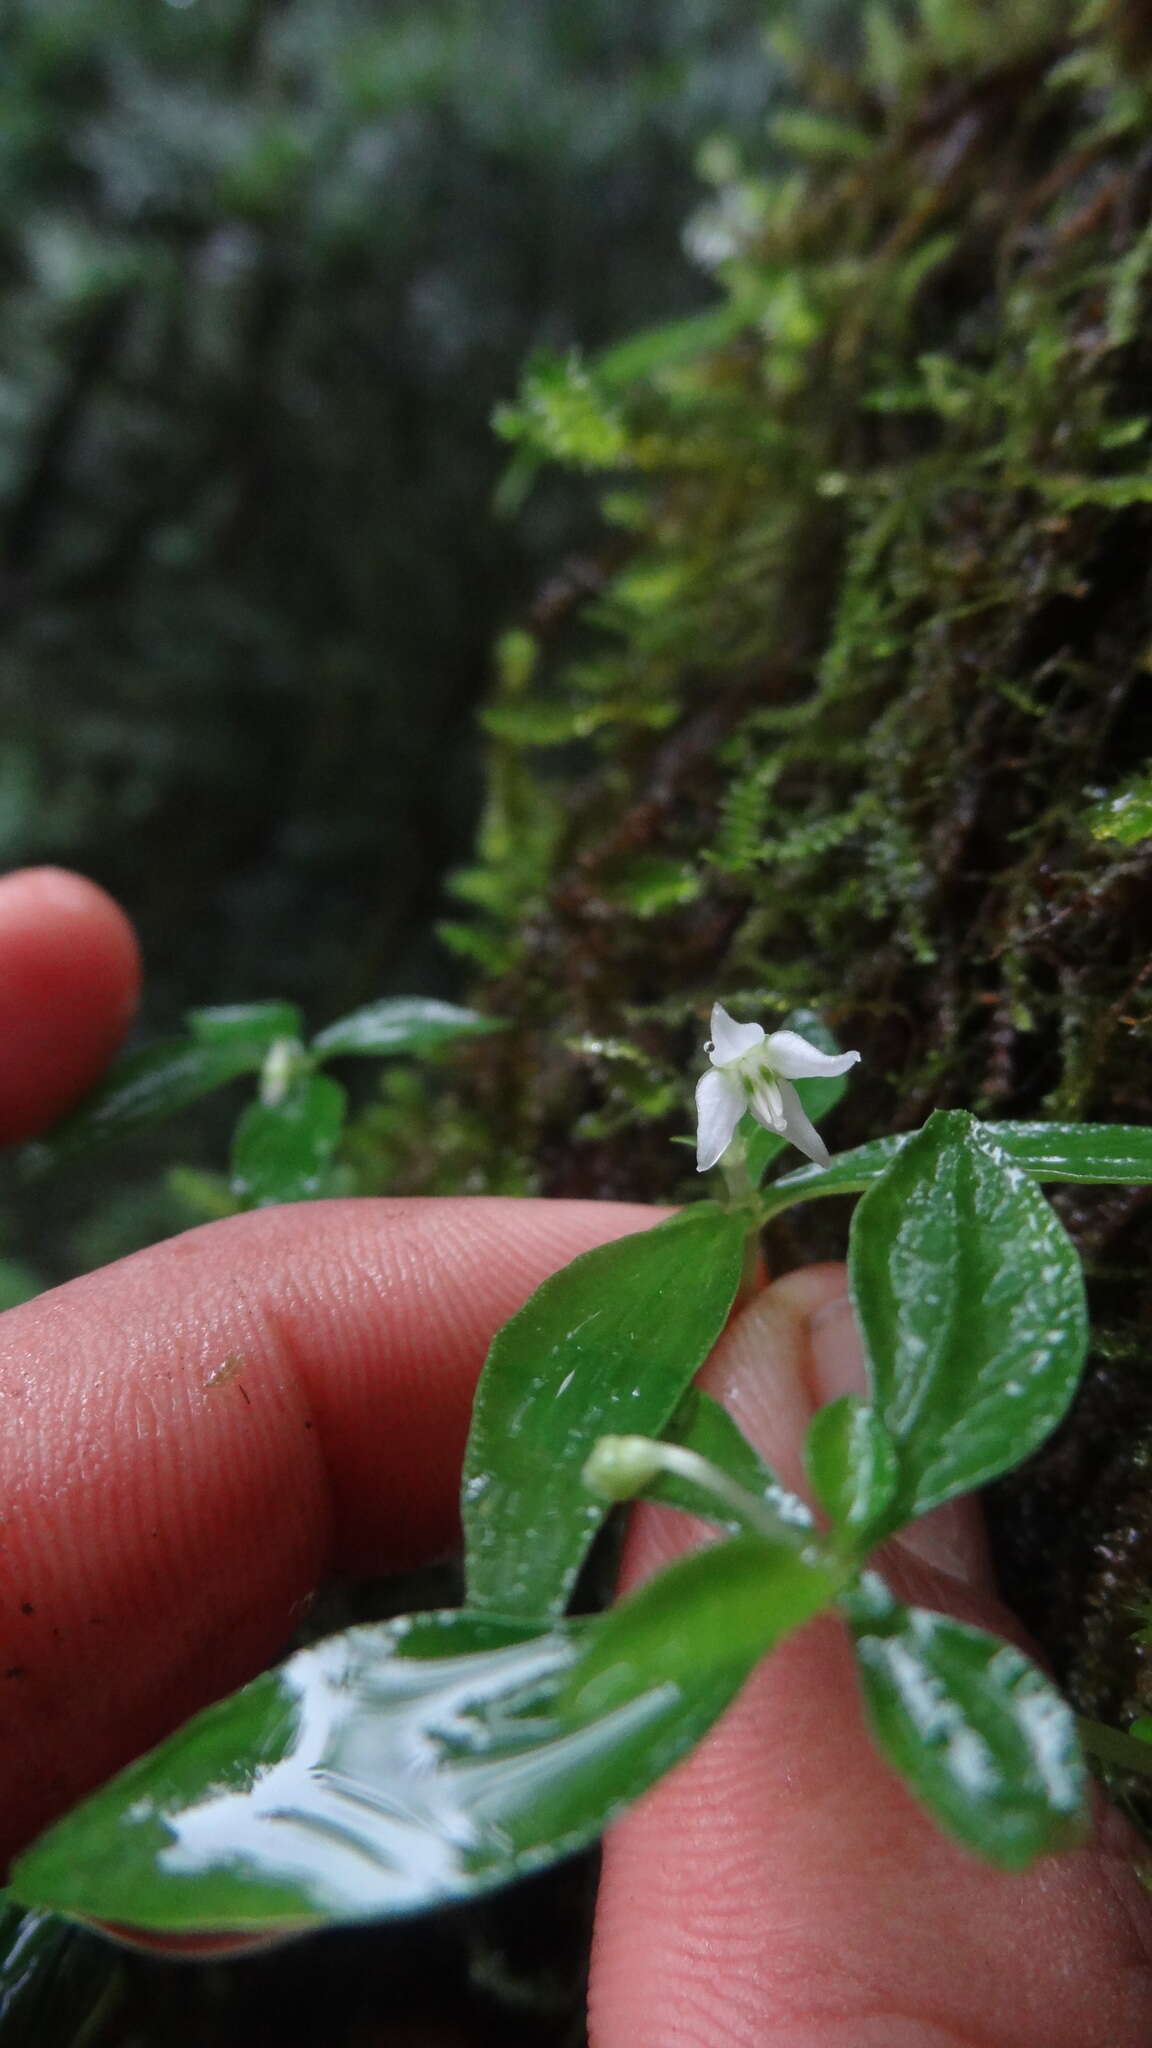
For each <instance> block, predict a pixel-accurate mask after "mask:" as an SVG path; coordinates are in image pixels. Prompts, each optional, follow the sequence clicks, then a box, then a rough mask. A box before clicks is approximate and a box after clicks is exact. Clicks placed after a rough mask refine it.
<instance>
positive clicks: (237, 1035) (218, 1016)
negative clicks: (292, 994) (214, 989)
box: [184, 1003, 304, 1053]
mask: <svg viewBox="0 0 1152 2048" xmlns="http://www.w3.org/2000/svg"><path fill="white" fill-rule="evenodd" d="M184 1021H185V1023H186V1024H187V1026H188V1029H189V1031H190V1032H191V1033H192V1036H193V1038H195V1039H197V1040H198V1041H199V1043H200V1044H201V1045H235V1046H241V1045H250V1046H251V1047H252V1049H253V1052H256V1051H259V1052H260V1053H266V1052H267V1051H268V1048H269V1046H271V1045H274V1044H275V1043H276V1040H277V1039H278V1038H292V1039H299V1038H301V1037H302V1036H303V1033H304V1019H303V1017H302V1016H301V1014H300V1012H299V1010H298V1009H297V1008H296V1005H295V1003H226V1004H224V1005H222V1006H221V1007H220V1008H217V1009H213V1010H189V1012H188V1015H187V1017H186V1018H185V1020H184Z"/></svg>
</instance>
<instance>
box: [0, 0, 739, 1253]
mask: <svg viewBox="0 0 1152 2048" xmlns="http://www.w3.org/2000/svg"><path fill="white" fill-rule="evenodd" d="M761 17H762V8H761V5H760V4H759V0H661V4H655V0H645V4H638V5H630V6H628V7H627V8H621V7H620V6H619V5H618V4H616V0H587V4H583V5H581V6H579V7H573V6H571V5H570V4H568V0H533V4H532V5H531V6H525V5H524V4H522V0H395V4H390V5H389V6H387V7H386V8H381V7H379V6H376V5H372V4H369V0H186V4H174V0H13V5H12V6H11V7H9V8H7V9H5V10H4V14H3V20H2V22H0V607H2V613H3V640H2V646H3V659H2V661H0V863H3V864H5V865H15V864H19V863H22V862H25V861H29V860H43V859H51V860H63V861H66V862H68V863H70V864H73V865H75V866H78V867H80V868H82V869H84V870H86V871H87V872H88V873H90V874H92V875H94V876H95V877H96V878H97V879H99V880H100V881H102V882H104V883H105V884H106V885H107V886H109V887H110V888H112V889H113V890H114V891H115V892H116V893H117V894H118V895H119V896H120V897H121V898H122V900H123V901H124V902H125V903H126V904H127V906H128V908H129V909H130V911H131V912H132V914H133V915H134V916H135V918H136V919H137V921H138V923H139V924H140V927H141V929H142V932H143V936H144V941H145V948H146V954H147V958H148V964H149V970H150V991H151V992H150V998H149V1011H148V1021H149V1024H150V1026H151V1027H152V1028H153V1029H161V1030H167V1029H170V1028H171V1027H172V1026H173V1024H174V1023H175V1021H176V1019H177V1018H178V1016H179V1014H180V1012H181V1011H182V1010H183V1009H184V1008H185V1007H186V1006H187V1005H188V1004H189V1003H193V1002H197V1003H204V1002H214V1001H227V1000H231V999H235V998H250V997H253V996H260V995H278V996H279V995H283V996H289V997H295V998H297V999H302V1000H304V1001H305V1002H306V1003H307V1005H308V1006H309V1008H310V1011H311V1013H312V1014H313V1015H319V1016H324V1015H332V1014H333V1013H334V1012H336V1011H338V1010H341V1009H344V1008H347V1007H349V1006H350V1005H352V1004H353V1003H356V1002H360V1001H364V1000H366V999H368V998H370V997H374V996H376V995H378V994H380V993H382V992H387V991H391V990H396V989H405V990H406V989H419V990H427V991H437V992H451V987H452V983H453V979H454V974H453V970H452V969H451V967H450V965H449V964H448V963H447V962H446V959H445V956H444V955H443V954H442V953H441V952H440V950H439V949H438V947H437V946H436V944H435V941H434V940H433V938H432V935H431V927H432V922H433V917H434V914H435V911H436V909H437V907H438V892H439V887H440V880H441V876H442V873H443V870H444V868H445V865H446V864H447V863H449V862H452V861H459V860H461V859H462V858H463V857H464V856H465V854H466V852H467V850H468V847H469V845H470V842H471V837H472V832H473V829H474V824H475V817H476V811H477V807H478V803H479V781H480V775H479V765H478V761H477V750H476V742H475V736H474V724H473V717H472V713H473V708H474V706H475V704H476V702H477V700H478V698H479V695H480V693H481V691H482V689H483V687H484V684H485V680H486V676H487V672H488V666H489V650H490V646H491V643H492V640H493V638H494V636H495V633H496V630H497V627H498V625H499V623H500V622H501V621H502V620H503V619H504V618H505V617H506V616H507V615H508V614H509V612H510V611H511V610H512V609H513V608H514V606H515V605H516V604H518V603H520V602H522V601H523V599H524V597H525V594H526V593H527V592H528V591H530V590H531V589H532V587H533V585H534V583H535V582H536V581H537V579H538V578H539V577H540V575H541V574H542V573H543V565H544V564H545V563H547V564H549V565H550V566H551V567H553V568H554V567H555V566H556V564H557V562H558V561H559V560H560V559H561V558H562V556H563V552H564V550H565V549H568V548H578V547H579V546H580V545H582V543H583V542H584V541H585V540H586V539H587V537H588V536H589V534H590V532H591V531H592V526H591V516H590V501H589V497H588V486H586V485H585V484H583V483H582V482H581V481H580V480H575V481H574V482H572V483H569V482H567V481H564V480H559V481H558V482H557V483H555V484H553V485H551V486H550V487H548V488H547V489H546V490H545V491H543V492H541V493H540V494H539V495H538V496H537V498H536V499H535V500H534V502H533V506H532V508H531V511H530V512H529V514H528V515H527V516H526V517H525V518H523V519H522V520H521V521H520V522H519V523H518V525H517V526H516V527H515V528H513V527H512V526H511V525H510V524H508V523H507V522H503V523H501V522H499V521H498V520H496V519H494V518H493V516H492V503H491V501H492V494H493V490H494V487H495V484H496V481H497V478H498V475H499V471H500V468H501V465H502V462H503V459H504V458H503V453H502V451H501V447H500V444H499V442H498V440H497V439H496V438H495V437H494V436H493V435H492V432H491V428H490V425H489V419H490V415H491V413H492V411H493V409H494V407H495V406H496V404H497V403H498V401H500V400H503V399H507V398H508V397H509V395H510V394H511V392H512V391H513V389H514V387H515V382H516V378H517V375H518V372H519V368H520V365H521V363H522V361H523V359H524V357H525V356H526V355H527V354H529V353H531V352H532V351H533V350H536V349H539V348H541V347H548V348H550V349H551V350H552V351H554V352H556V351H559V352H563V351H564V350H566V349H567V348H568V347H569V346H570V345H571V343H572V342H573V340H574V339H575V338H576V337H577V336H579V337H580V338H581V340H582V341H584V342H587V343H589V344H591V345H593V346H596V345H598V344H600V343H603V342H605V341H607V340H609V339H611V338H614V337H616V336H618V335H620V334H622V333H624V332H626V331H627V330H628V329H629V328H630V327H633V326H635V325H637V324H638V323H644V322H645V321H648V320H650V319H652V318H654V317H658V316H664V315H671V314H676V313H678V312H683V311H685V310H688V309H690V308H691V307H693V306H694V305H696V304H698V303H699V302H700V301H701V300H703V299H704V298H706V297H707V295H708V292H709V286H708V284H707V281H706V280H705V279H704V278H703V277H702V276H701V275H700V274H699V273H698V272H696V271H695V270H694V269H693V267H692V265H691V264H690V262H689V261H688V259H687V258H686V256H685V254H684V252H683V250H682V248H681V243H680V235H681V225H682V220H683V216H684V214H685V212H686V210H687V209H688V206H689V204H690V201H691V197H692V195H693V192H694V190H695V182H694V172H693V168H692V159H693V152H694V149H695V147H696V145H697V144H699V143H701V142H702V141H705V140H706V139H707V138H708V137H709V136H710V135H712V133H713V132H714V131H715V130H716V129H717V128H724V129H735V130H738V131H740V132H743V133H750V132H752V131H753V130H755V129H756V128H757V127H758V126H759V125H760V124H761V123H762V119H763V114H764V109H765V107H766V105H767V103H768V99H769V97H770V89H771V80H772V76H773V72H772V67H771V65H770V64H769V62H768V60H767V59H766V58H765V56H764V54H763V50H762V44H761V36H760V31H761ZM218 1139H219V1132H213V1131H212V1130H211V1128H206V1129H205V1133H204V1136H203V1139H202V1141H200V1149H199V1151H197V1147H196V1145H195V1144H193V1145H192V1147H191V1149H192V1151H193V1152H194V1153H195V1154H196V1156H197V1157H198V1158H199V1159H201V1160H212V1159H215V1158H218V1157H219V1147H218ZM153 1156H155V1157H156V1158H159V1157H160V1156H162V1155H161V1154H160V1153H156V1154H155V1155H153V1154H152V1153H150V1152H149V1151H148V1150H147V1148H145V1149H144V1150H143V1151H142V1152H140V1154H139V1157H140V1159H141V1161H142V1162H143V1164H142V1166H141V1173H142V1174H143V1176H144V1184H147V1182H148V1180H149V1177H150V1175H151V1165H150V1161H151V1159H152V1158H153ZM106 1195H107V1190H106V1187H105V1185H104V1183H103V1181H101V1180H96V1181H91V1180H90V1181H88V1182H85V1183H84V1184H83V1185H80V1184H78V1185H77V1186H76V1187H75V1188H74V1189H73V1190H70V1191H68V1192H66V1193H62V1194H61V1195H60V1196H59V1197H58V1198H57V1197H55V1196H53V1197H48V1196H45V1197H44V1198H43V1199H42V1200H40V1204H39V1207H38V1209H37V1211H36V1214H35V1218H34V1230H35V1236H36V1240H37V1246H38V1249H39V1251H40V1252H41V1253H43V1252H44V1250H45V1248H47V1251H48V1254H49V1260H50V1264H51V1265H52V1266H53V1267H54V1269H56V1270H67V1268H68V1266H69V1265H70V1264H72V1263H74V1262H75V1260H76V1259H77V1258H79V1257H80V1256H82V1254H81V1251H80V1247H79V1239H78V1238H77V1235H76V1233H77V1231H78V1230H80V1231H81V1232H82V1233H87V1231H88V1221H87V1219H88V1218H89V1217H90V1213H91V1210H92V1207H93V1205H94V1204H96V1203H103V1202H105V1200H106ZM117 1200H118V1203H119V1204H120V1206H121V1209H122V1210H123V1209H124V1201H125V1195H124V1192H123V1190H122V1191H121V1193H120V1195H118V1197H117ZM142 1200H143V1209H144V1211H146V1210H147V1206H148V1204H147V1197H146V1195H143V1196H142ZM45 1204H47V1206H45ZM169 1208H170V1210H171V1213H169V1212H168V1211H165V1213H164V1214H163V1215H161V1214H160V1212H159V1211H157V1216H156V1225H155V1227H156V1228H157V1229H163V1228H171V1227H172V1226H173V1223H174V1221H175V1220H177V1218H178V1217H179V1213H180V1212H179V1205H176V1207H175V1208H174V1209H173V1208H172V1207H171V1205H169ZM65 1209H70V1210H72V1211H73V1212H74V1214H73V1215H72V1217H71V1220H68V1219H66V1218H65V1216H64V1210H65ZM139 1209H140V1203H139V1202H137V1201H135V1200H134V1199H133V1198H131V1197H129V1198H128V1203H127V1210H125V1211H124V1213H126V1214H127V1213H131V1214H132V1215H134V1216H135V1215H137V1212H138V1211H139ZM139 1230H140V1222H139V1217H137V1222H136V1224H134V1226H133V1227H132V1229H131V1230H129V1231H128V1232H127V1235H126V1237H125V1238H124V1240H123V1241H124V1243H125V1244H128V1243H132V1242H135V1241H136V1240H137V1238H138V1236H139ZM97 1236H98V1237H99V1239H100V1242H101V1245H102V1246H104V1245H105V1243H106V1239H107V1232H106V1231H104V1230H102V1229H101V1230H98V1231H97ZM58 1240H59V1241H60V1244H61V1245H62V1246H63V1248H62V1249H61V1248H59V1245H58V1243H57V1241H58ZM54 1246H57V1249H55V1250H53V1247H54Z"/></svg>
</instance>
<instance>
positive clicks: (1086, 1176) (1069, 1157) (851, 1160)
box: [764, 1111, 1152, 1215]
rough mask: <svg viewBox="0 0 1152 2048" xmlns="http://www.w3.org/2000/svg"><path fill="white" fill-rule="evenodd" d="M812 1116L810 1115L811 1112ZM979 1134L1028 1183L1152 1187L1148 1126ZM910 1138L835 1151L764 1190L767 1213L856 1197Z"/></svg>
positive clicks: (1010, 1128) (1026, 1127)
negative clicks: (819, 1163)
mask: <svg viewBox="0 0 1152 2048" xmlns="http://www.w3.org/2000/svg"><path fill="white" fill-rule="evenodd" d="M809 1115H811V1111H809ZM981 1128H982V1129H983V1130H984V1131H985V1133H986V1134H987V1136H988V1137H989V1138H991V1139H992V1141H993V1143H994V1144H996V1145H997V1146H998V1147H999V1149H1000V1151H1002V1152H1003V1153H1004V1154H1005V1155H1006V1156H1007V1158H1009V1159H1010V1160H1011V1161H1012V1163H1013V1165H1014V1166H1019V1167H1022V1168H1023V1170H1024V1171H1025V1172H1026V1173H1030V1174H1031V1175H1032V1177H1033V1179H1034V1180H1038V1181H1043V1182H1047V1183H1049V1184H1054V1183H1056V1182H1060V1181H1072V1182H1077V1183H1079V1184H1080V1185H1081V1186H1084V1187H1103V1186H1108V1187H1111V1186H1116V1187H1132V1188H1135V1187H1147V1186H1148V1185H1149V1184H1150V1183H1152V1128H1147V1127H1145V1126H1144V1125H1142V1124H1023V1123H1020V1124H1016V1123H989V1124H983V1125H982V1126H981ZM915 1135H916V1134H915V1133H914V1132H907V1133H905V1132H903V1131H901V1132H898V1133H897V1134H896V1135H895V1136H894V1137H891V1138H875V1139H873V1140H872V1142H871V1143H870V1144H868V1145H857V1146H855V1147H854V1149H853V1150H852V1151H851V1152H839V1153H837V1154H836V1156H835V1157H834V1158H833V1159H832V1161H831V1163H830V1164H829V1165H828V1166H814V1165H813V1166H800V1167H797V1169H796V1171H795V1172H794V1173H788V1174H784V1175H782V1176H781V1178H780V1179H779V1180H778V1181H775V1182H774V1183H773V1185H772V1186H771V1187H770V1188H769V1189H768V1190H767V1191H766V1194H765V1197H764V1199H765V1204H766V1207H767V1212H768V1214H770V1215H775V1214H776V1213H777V1212H778V1211H779V1210H781V1209H785V1208H789V1207H791V1205H792V1204H793V1203H795V1202H811V1201H814V1200H815V1199H816V1198H817V1197H818V1196H820V1195H855V1194H860V1193H862V1192H863V1190H864V1189H865V1188H868V1187H871V1185H872V1182H873V1181H875V1180H878V1179H879V1178H880V1175H881V1174H882V1173H885V1172H886V1171H887V1169H888V1168H889V1166H891V1164H892V1161H893V1160H894V1159H895V1157H896V1155H897V1153H898V1152H901V1151H903V1149H904V1147H905V1145H909V1144H911V1142H912V1139H913V1137H914V1136H915Z"/></svg>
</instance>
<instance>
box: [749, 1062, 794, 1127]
mask: <svg viewBox="0 0 1152 2048" xmlns="http://www.w3.org/2000/svg"><path fill="white" fill-rule="evenodd" d="M748 1107H749V1109H750V1110H751V1111H752V1114H753V1116H754V1117H755V1119H756V1121H757V1123H758V1124H763V1126H764V1129H765V1130H766V1131H775V1132H776V1133H777V1135H779V1134H780V1133H781V1132H783V1131H784V1130H785V1129H786V1118H785V1114H784V1097H783V1095H782V1094H781V1092H780V1083H779V1081H777V1080H776V1079H775V1078H774V1076H773V1075H772V1074H759V1075H758V1076H757V1078H756V1081H755V1083H754V1084H753V1088H752V1093H751V1094H750V1096H749V1098H748Z"/></svg>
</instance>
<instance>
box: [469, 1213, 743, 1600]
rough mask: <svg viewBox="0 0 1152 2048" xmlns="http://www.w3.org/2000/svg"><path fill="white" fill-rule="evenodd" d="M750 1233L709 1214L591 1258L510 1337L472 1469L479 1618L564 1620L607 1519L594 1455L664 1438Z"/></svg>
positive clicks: (494, 1364) (512, 1327) (677, 1220)
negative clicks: (610, 1440)
mask: <svg viewBox="0 0 1152 2048" xmlns="http://www.w3.org/2000/svg"><path fill="white" fill-rule="evenodd" d="M746 1228H747V1218H746V1217H743V1216H740V1215H738V1214H736V1213H735V1212H733V1211H727V1210H723V1209H718V1208H715V1207H714V1206H713V1205H712V1204H711V1203H710V1202H700V1203H697V1204H695V1205H694V1206H693V1207H692V1208H690V1209H684V1210H682V1211H681V1212H680V1214H679V1215H677V1216H674V1217H672V1218H670V1220H669V1221H668V1222H666V1223H661V1224H658V1225H657V1226H656V1228H655V1229H653V1230H645V1231H641V1232H639V1233H638V1234H637V1235H636V1236H634V1237H626V1238H620V1239H618V1240H617V1241H616V1242H615V1243H614V1244H605V1245H598V1246H597V1247H596V1249H595V1250H594V1251H590V1252H585V1253H584V1255H583V1257H582V1258H578V1259H576V1260H574V1261H573V1263H572V1264H571V1265H570V1266H566V1267H565V1268H564V1270H563V1271H562V1272H560V1273H556V1274H553V1276H552V1278H551V1279H549V1280H546V1281H545V1282H544V1285H543V1286H542V1287H540V1288H538V1289H537V1291H536V1293H535V1294H534V1295H533V1296H532V1298H531V1300H530V1301H528V1302H526V1303H525V1305H524V1307H523V1308H522V1309H521V1310H520V1311H519V1313H518V1314H517V1315H515V1316H513V1317H512V1319H511V1321H510V1322H508V1323H506V1324H505V1325H504V1328H503V1329H502V1330H500V1331H498V1332H497V1335H496V1337H495V1339H494V1340H493V1344H492V1348H491V1350H490V1351H489V1353H488V1360H487V1363H486V1365H485V1367H484V1371H483V1373H482V1375H481V1379H480V1385H479V1387H478V1389H477V1393H476V1402H475V1407H474V1409H473V1415H472V1433H471V1436H470V1438H469V1443H468V1451H467V1456H466V1459H465V1465H464V1486H463V1494H462V1512H463V1517H464V1535H465V1545H466V1564H467V1580H468V1597H469V1600H470V1601H471V1602H472V1603H473V1605H475V1606H477V1607H487V1608H490V1609H492V1610H494V1611H495V1612H497V1613H506V1614H557V1613H560V1612H561V1611H562V1610H563V1608H564V1606H565V1604H566V1602H567V1599H568V1596H569V1593H570V1592H571V1589H572V1585H573V1581H574V1580H575V1577H576V1574H577V1572H578V1570H579V1568H580V1564H581V1562H582V1560H583V1557H584V1554H585V1552H586V1550H587V1548H588V1545H589V1543H590V1542H591V1540H592V1538H593V1536H594V1535H595V1533H596V1531H597V1529H598V1528H599V1527H600V1524H601V1522H602V1521H603V1519H604V1515H605V1513H606V1509H605V1506H604V1504H603V1502H601V1501H597V1500H595V1499H594V1498H593V1497H592V1495H591V1494H590V1493H589V1492H588V1490H587V1488H586V1487H585V1486H584V1483H583V1480H582V1477H581V1474H582V1471H583V1467H584V1464H585V1462H586V1460H587V1458H588V1455H589V1453H590V1451H591V1450H592V1447H593V1445H594V1444H595V1442H596V1440H597V1438H599V1437H602V1436H612V1435H638V1436H659V1435H660V1434H661V1432H662V1430H663V1429H664V1427H665V1425H666V1424H667V1422H668V1420H669V1418H670V1416H671V1415H672V1414H673V1413H674V1411H675V1409H676V1405H677V1403H678V1402H679V1400H680V1399H681V1396H682V1395H683V1393H684V1391H685V1389H686V1387H687V1386H688V1383H689V1381H690V1380H691V1379H692V1376H693V1374H694V1373H695V1372H696V1370H697V1368H698V1367H699V1366H701V1365H702V1364H703V1362H704V1360H705V1358H706V1357H707V1356H708V1353H709V1351H710V1350H711V1349H712V1346H713V1344H714V1343H715V1341H716V1339H717V1337H718V1336H719V1334H720V1332H721V1330H722V1329H723V1327H724V1322H725V1318H726V1317H727V1314H728V1311H729V1309H730V1308H731V1306H732V1301H733V1298H734V1296H735V1293H736V1288H737V1285H738V1283H739V1280H740V1271H741V1265H742V1260H743V1250H744V1236H745V1231H746Z"/></svg>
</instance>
